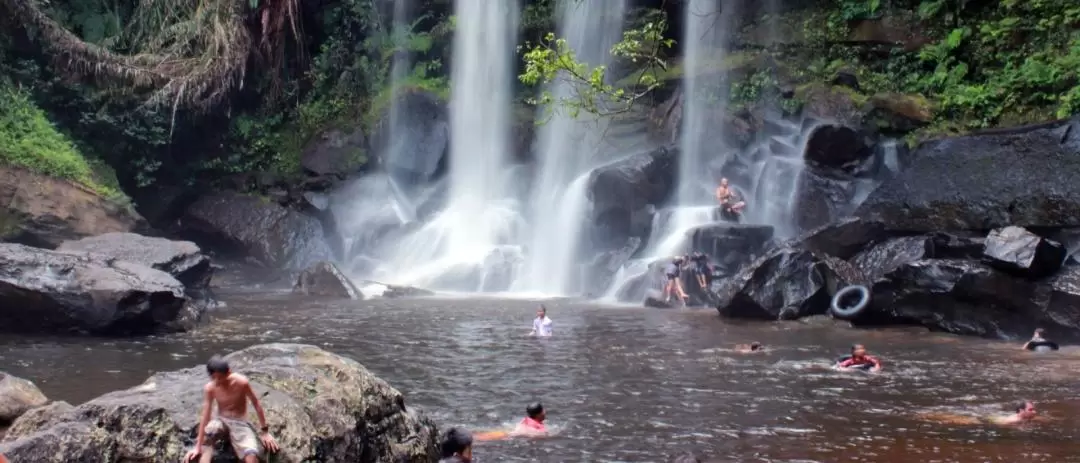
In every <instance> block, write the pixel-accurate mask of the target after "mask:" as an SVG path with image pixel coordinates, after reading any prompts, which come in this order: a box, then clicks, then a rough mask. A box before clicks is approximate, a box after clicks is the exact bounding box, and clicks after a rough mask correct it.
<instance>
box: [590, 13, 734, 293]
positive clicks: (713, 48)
mask: <svg viewBox="0 0 1080 463" xmlns="http://www.w3.org/2000/svg"><path fill="white" fill-rule="evenodd" d="M733 5H734V2H730V3H728V4H726V5H725V6H724V7H723V8H721V7H720V2H717V1H716V0H689V2H688V3H687V5H686V9H685V27H686V31H685V34H684V37H683V44H682V45H683V57H682V63H683V85H682V87H683V89H682V90H683V103H682V108H683V115H682V127H681V129H680V134H679V148H680V155H679V162H678V164H679V171H678V177H677V187H676V191H675V201H674V205H673V206H672V207H669V208H667V209H664V210H661V211H658V212H657V213H656V215H655V216H654V217H653V225H652V231H651V233H650V241H649V244H648V245H647V246H646V249H645V252H643V254H644V257H643V258H641V259H638V260H635V261H633V262H630V263H628V264H627V265H626V266H624V267H623V268H622V269H621V270H620V271H619V272H618V274H617V275H616V276H615V279H614V280H613V284H612V285H611V286H610V287H609V288H608V291H607V293H606V295H605V298H606V299H610V298H614V297H616V295H617V294H618V293H619V292H620V289H621V288H622V286H623V285H625V284H626V283H627V282H628V281H629V280H632V279H637V278H638V277H640V276H641V275H642V274H644V273H645V272H647V271H648V268H649V265H650V264H651V263H652V262H654V261H656V260H657V259H660V258H663V257H667V256H672V255H676V254H681V253H683V252H684V251H685V247H686V245H687V239H686V238H687V236H686V235H687V233H688V232H690V231H691V230H692V229H694V228H696V227H699V226H702V225H705V224H708V223H712V222H715V221H717V220H719V219H720V217H719V216H718V210H717V205H716V203H715V200H713V199H712V198H713V196H712V188H713V187H714V186H715V184H714V183H713V179H712V178H709V177H708V176H707V175H706V167H707V162H706V161H707V160H708V159H709V158H710V157H713V156H712V155H713V154H715V153H714V152H713V151H711V148H715V147H716V146H720V145H723V140H716V139H715V134H716V133H720V131H716V130H712V129H713V127H710V126H709V119H710V118H709V117H707V116H708V114H710V113H714V114H723V113H724V112H725V111H726V106H727V97H726V96H719V97H718V96H717V95H718V94H719V93H720V92H719V89H721V88H723V85H724V83H725V82H726V80H727V76H726V74H727V73H726V68H725V66H724V64H725V57H726V55H727V52H726V49H727V39H728V31H729V30H730V29H731V28H732V24H733V23H734V20H735V17H736V12H735V11H734V8H733Z"/></svg>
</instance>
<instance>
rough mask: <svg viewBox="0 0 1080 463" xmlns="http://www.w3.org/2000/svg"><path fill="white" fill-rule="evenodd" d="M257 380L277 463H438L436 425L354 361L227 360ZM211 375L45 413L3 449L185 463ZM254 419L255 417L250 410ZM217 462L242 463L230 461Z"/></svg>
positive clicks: (285, 349)
mask: <svg viewBox="0 0 1080 463" xmlns="http://www.w3.org/2000/svg"><path fill="white" fill-rule="evenodd" d="M226 360H228V361H229V363H230V365H231V366H232V368H233V370H234V371H236V372H238V373H241V374H243V375H246V376H247V377H248V378H250V379H251V383H252V387H253V388H254V389H255V393H256V395H257V396H258V397H259V400H260V402H261V403H262V405H263V407H264V408H265V409H266V419H267V422H268V424H269V426H270V432H271V433H272V434H273V435H274V437H275V438H276V439H277V441H278V444H280V446H281V452H279V453H278V454H277V455H276V456H275V459H274V460H272V461H279V462H292V463H300V462H345V461H364V462H377V463H382V462H386V463H391V462H393V463H396V462H399V461H409V462H431V461H435V460H436V459H437V457H438V453H437V452H438V449H437V444H436V436H437V431H436V428H435V424H434V423H433V422H432V421H431V420H430V419H429V418H427V417H426V416H424V415H423V414H421V413H419V412H416V411H414V410H410V409H408V408H406V407H405V398H404V397H403V396H402V395H401V393H400V392H398V391H397V390H396V389H394V388H393V387H391V386H390V385H389V384H387V383H386V382H385V381H383V380H381V379H379V378H378V377H376V376H375V375H374V374H372V373H371V372H370V371H368V370H367V369H366V368H364V366H363V365H360V364H359V363H357V362H356V361H354V360H351V359H348V358H345V357H341V356H338V355H335V354H332V353H330V352H326V351H324V350H322V349H319V348H318V347H315V346H309V345H301V344H266V345H257V346H252V347H248V348H246V349H244V350H241V351H238V352H234V353H232V354H230V355H228V356H227V357H226ZM206 382H207V377H206V370H205V368H204V367H201V366H199V367H194V368H189V369H186V370H180V371H172V372H165V373H158V374H156V375H154V376H151V377H150V378H149V379H147V380H146V382H144V383H143V384H142V385H139V386H135V387H133V388H130V389H127V390H123V391H116V392H111V393H108V394H105V395H103V396H101V397H98V398H96V399H93V400H91V401H89V402H86V403H84V404H82V405H79V406H76V407H72V406H70V405H67V404H64V403H57V404H53V405H50V406H46V407H42V408H38V409H35V410H32V411H30V412H28V413H27V414H25V415H23V416H22V417H21V418H19V419H18V420H17V421H16V422H15V425H14V426H12V427H11V429H10V430H9V431H8V434H7V436H6V437H5V440H4V442H3V443H2V444H0V453H3V454H5V455H7V456H8V458H10V459H11V460H12V461H16V462H22V461H33V462H41V463H50V462H55V463H61V462H71V461H88V462H98V461H100V462H120V461H155V462H176V461H180V460H181V458H182V457H183V455H184V453H185V452H187V451H188V449H190V448H191V446H192V445H194V442H195V432H196V429H197V427H198V421H199V409H200V406H201V403H202V390H203V386H204V385H205V384H206ZM248 410H249V414H250V415H251V416H250V417H251V419H253V420H254V411H253V410H251V408H249V409H248ZM215 461H236V460H235V459H234V458H231V457H227V458H221V459H215Z"/></svg>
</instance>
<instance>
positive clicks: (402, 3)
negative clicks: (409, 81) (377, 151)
mask: <svg viewBox="0 0 1080 463" xmlns="http://www.w3.org/2000/svg"><path fill="white" fill-rule="evenodd" d="M408 15H409V0H394V19H393V21H394V23H393V25H392V26H391V31H392V32H391V34H390V37H391V39H392V40H393V42H394V48H395V51H394V56H393V61H392V62H391V64H390V85H391V87H392V88H393V92H394V94H395V97H394V98H392V99H391V100H390V128H389V138H390V140H391V144H390V149H391V150H395V149H396V150H400V149H401V147H402V143H399V142H398V140H399V139H400V138H399V137H400V136H401V125H402V117H401V101H400V99H399V98H397V97H396V95H397V93H398V90H399V86H400V85H401V83H402V82H404V81H405V77H406V76H407V75H408V73H409V63H410V61H411V57H410V56H409V51H408V48H407V47H405V46H404V45H405V42H406V41H407V40H408V34H409V32H411V31H410V30H409V26H410V24H409V17H408ZM392 156H393V154H391V157H392Z"/></svg>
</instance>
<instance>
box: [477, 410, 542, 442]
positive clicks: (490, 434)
mask: <svg viewBox="0 0 1080 463" xmlns="http://www.w3.org/2000/svg"><path fill="white" fill-rule="evenodd" d="M525 414H526V416H525V418H524V419H522V420H521V422H520V423H518V424H517V426H514V429H513V430H511V431H510V432H506V431H487V432H482V433H479V434H477V435H476V440H481V441H492V440H502V439H506V438H508V437H542V436H546V435H547V425H545V424H544V419H546V418H547V413H546V412H545V411H544V405H543V404H541V403H540V402H537V403H534V404H531V405H529V406H528V407H525Z"/></svg>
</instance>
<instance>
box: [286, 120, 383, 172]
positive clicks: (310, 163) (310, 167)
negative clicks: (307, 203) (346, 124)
mask: <svg viewBox="0 0 1080 463" xmlns="http://www.w3.org/2000/svg"><path fill="white" fill-rule="evenodd" d="M365 143H366V139H365V138H364V131H363V130H362V129H361V128H359V127H356V128H353V129H352V130H348V131H343V130H337V129H332V130H328V131H326V132H323V133H321V134H319V136H318V137H316V138H315V139H314V140H312V141H310V142H309V143H308V144H307V146H305V147H304V151H303V152H302V153H301V154H300V166H301V167H303V168H304V170H306V171H308V172H310V173H312V174H315V175H338V176H341V175H346V174H348V173H350V172H352V171H354V170H356V168H357V167H359V166H360V165H361V164H363V162H364V161H365V160H366V154H367V153H366V146H365Z"/></svg>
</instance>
